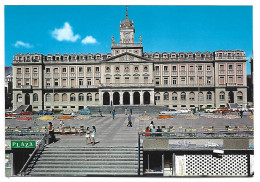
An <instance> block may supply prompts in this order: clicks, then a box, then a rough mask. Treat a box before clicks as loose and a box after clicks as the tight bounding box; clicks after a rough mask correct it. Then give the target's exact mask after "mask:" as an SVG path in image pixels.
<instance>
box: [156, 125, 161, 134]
mask: <svg viewBox="0 0 260 182" xmlns="http://www.w3.org/2000/svg"><path fill="white" fill-rule="evenodd" d="M156 132H162V129H161V128H160V126H158V129H157V130H156ZM157 136H162V134H161V133H158V134H157Z"/></svg>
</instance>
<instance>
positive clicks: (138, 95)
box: [134, 92, 140, 105]
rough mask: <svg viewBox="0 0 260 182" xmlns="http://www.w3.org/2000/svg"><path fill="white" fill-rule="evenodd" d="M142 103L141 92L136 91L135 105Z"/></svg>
mask: <svg viewBox="0 0 260 182" xmlns="http://www.w3.org/2000/svg"><path fill="white" fill-rule="evenodd" d="M138 104H140V93H139V92H134V105H138Z"/></svg>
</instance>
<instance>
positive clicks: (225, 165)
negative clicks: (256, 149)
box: [185, 155, 248, 176]
mask: <svg viewBox="0 0 260 182" xmlns="http://www.w3.org/2000/svg"><path fill="white" fill-rule="evenodd" d="M185 175H187V176H247V175H248V168H247V156H246V155H223V156H222V158H217V157H213V156H212V155H185Z"/></svg>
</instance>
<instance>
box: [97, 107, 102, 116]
mask: <svg viewBox="0 0 260 182" xmlns="http://www.w3.org/2000/svg"><path fill="white" fill-rule="evenodd" d="M98 113H99V115H100V116H101V117H102V112H101V110H100V108H99V109H98Z"/></svg>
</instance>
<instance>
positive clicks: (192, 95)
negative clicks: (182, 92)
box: [189, 92, 195, 101]
mask: <svg viewBox="0 0 260 182" xmlns="http://www.w3.org/2000/svg"><path fill="white" fill-rule="evenodd" d="M189 100H190V101H194V100H195V94H194V92H190V94H189Z"/></svg>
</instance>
